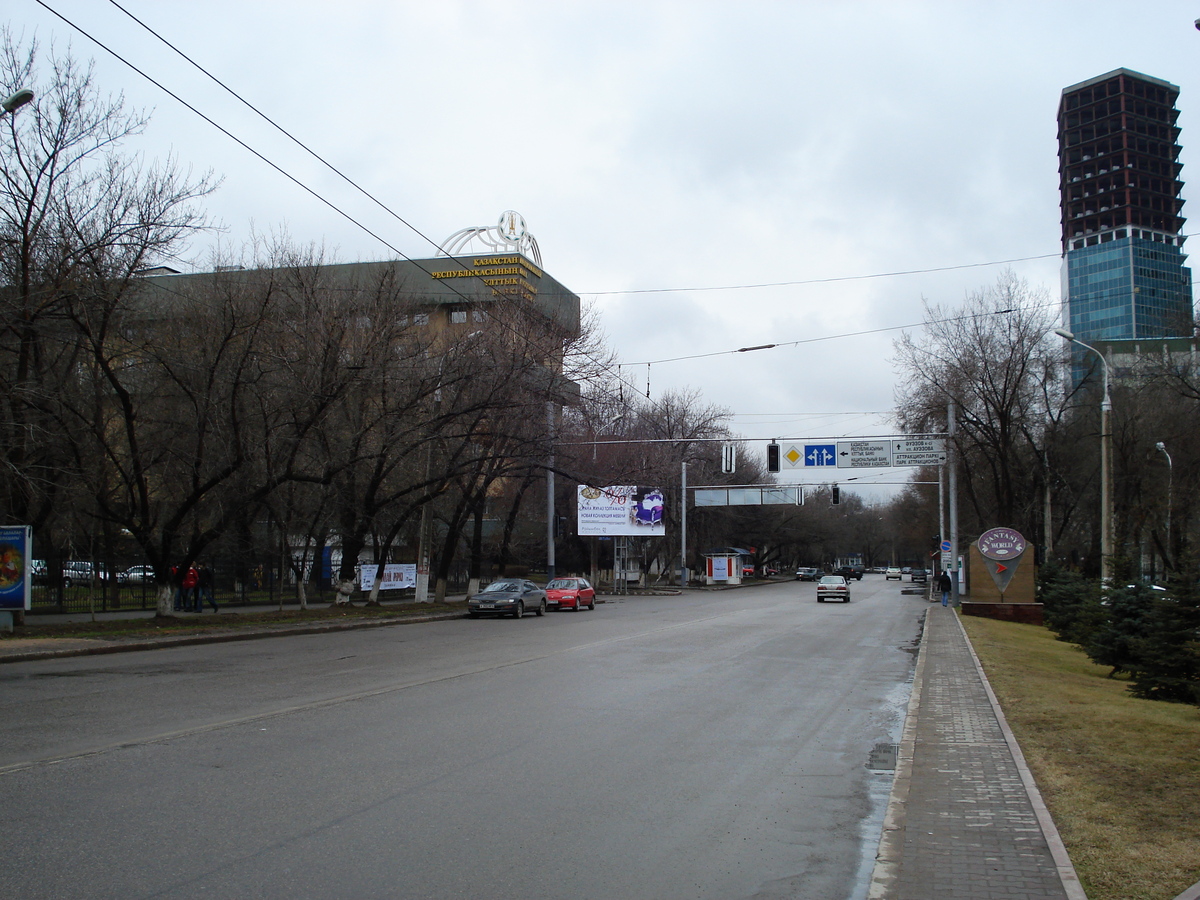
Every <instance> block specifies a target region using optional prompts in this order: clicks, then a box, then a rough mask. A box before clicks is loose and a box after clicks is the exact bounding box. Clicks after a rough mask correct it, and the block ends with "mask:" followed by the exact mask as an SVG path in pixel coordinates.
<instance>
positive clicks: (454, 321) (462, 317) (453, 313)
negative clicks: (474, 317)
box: [450, 309, 467, 325]
mask: <svg viewBox="0 0 1200 900" xmlns="http://www.w3.org/2000/svg"><path fill="white" fill-rule="evenodd" d="M450 324H451V325H465V324H467V311H466V310H465V309H452V310H450Z"/></svg>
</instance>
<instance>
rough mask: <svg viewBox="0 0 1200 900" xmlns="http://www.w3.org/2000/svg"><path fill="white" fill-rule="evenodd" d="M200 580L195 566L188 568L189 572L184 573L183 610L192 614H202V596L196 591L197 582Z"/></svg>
mask: <svg viewBox="0 0 1200 900" xmlns="http://www.w3.org/2000/svg"><path fill="white" fill-rule="evenodd" d="M199 579H200V573H199V572H197V571H196V567H195V566H188V568H187V571H186V572H184V573H183V581H182V582H181V584H182V586H183V608H184V609H185V610H189V609H190V610H191V611H192V612H200V594H199V593H198V592H197V591H196V582H197V581H199Z"/></svg>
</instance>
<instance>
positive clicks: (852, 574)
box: [833, 566, 863, 581]
mask: <svg viewBox="0 0 1200 900" xmlns="http://www.w3.org/2000/svg"><path fill="white" fill-rule="evenodd" d="M833 574H834V575H841V576H842V577H843V578H845V579H846V580H847V581H849V580H850V579H851V578H854V579H856V580H858V581H862V576H863V570H862V569H860V568H858V567H857V566H842V567H841V568H840V569H838V570H837V571H836V572H834V573H833Z"/></svg>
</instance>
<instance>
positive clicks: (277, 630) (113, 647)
mask: <svg viewBox="0 0 1200 900" xmlns="http://www.w3.org/2000/svg"><path fill="white" fill-rule="evenodd" d="M465 615H466V614H465V613H460V612H445V613H430V614H428V615H424V616H409V617H406V618H403V619H401V618H393V619H367V620H364V621H361V622H329V623H326V624H322V625H318V624H313V625H280V626H275V627H273V628H270V629H267V628H262V629H247V630H245V631H240V632H225V633H223V634H189V635H182V636H180V637H161V638H153V639H149V640H130V641H125V642H114V643H104V644H99V645H96V646H91V647H72V648H70V649H61V650H50V649H47V650H30V651H28V652H24V653H22V652H19V651H18V652H13V653H5V652H4V650H3V647H0V665H2V664H4V663H14V662H26V661H29V660H41V659H64V658H66V657H69V656H100V655H103V654H107V653H133V652H135V651H139V650H163V649H166V648H169V647H191V646H195V645H197V644H228V643H233V642H234V641H254V640H259V639H261V638H275V637H292V636H293V635H302V634H329V633H332V632H338V631H354V630H356V629H360V628H386V627H388V626H391V625H419V624H422V623H425V622H440V621H444V620H447V619H461V618H464V616H465ZM49 640H53V638H50V639H49Z"/></svg>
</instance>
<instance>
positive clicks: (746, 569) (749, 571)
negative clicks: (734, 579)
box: [742, 565, 754, 578]
mask: <svg viewBox="0 0 1200 900" xmlns="http://www.w3.org/2000/svg"><path fill="white" fill-rule="evenodd" d="M742 577H743V578H753V577H754V566H748V565H743V566H742Z"/></svg>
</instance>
